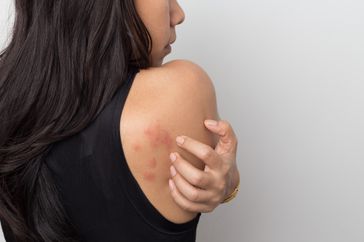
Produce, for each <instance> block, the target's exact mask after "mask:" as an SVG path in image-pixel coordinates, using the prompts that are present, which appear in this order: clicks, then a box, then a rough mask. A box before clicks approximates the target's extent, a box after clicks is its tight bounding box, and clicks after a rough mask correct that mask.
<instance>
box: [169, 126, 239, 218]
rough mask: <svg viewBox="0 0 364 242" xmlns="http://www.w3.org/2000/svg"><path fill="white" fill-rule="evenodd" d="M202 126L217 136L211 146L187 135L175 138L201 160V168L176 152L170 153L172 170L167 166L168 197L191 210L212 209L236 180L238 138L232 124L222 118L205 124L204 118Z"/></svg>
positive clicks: (209, 210) (203, 210)
mask: <svg viewBox="0 0 364 242" xmlns="http://www.w3.org/2000/svg"><path fill="white" fill-rule="evenodd" d="M205 126H206V127H207V128H208V129H209V130H210V131H212V132H213V133H216V134H218V135H219V141H218V144H217V145H216V147H215V149H213V148H211V147H210V146H208V145H206V144H203V143H200V142H199V141H196V140H194V139H192V138H190V137H187V136H180V138H183V139H182V140H181V139H179V137H177V140H176V141H177V144H178V145H179V147H181V148H183V149H185V150H187V151H189V152H190V153H192V154H193V155H195V156H196V157H198V158H199V159H200V160H202V161H204V162H205V170H204V171H201V170H199V169H197V168H196V167H194V166H193V165H191V164H190V163H189V162H188V161H186V160H184V159H183V157H181V156H180V155H179V154H178V153H177V152H173V153H171V161H172V164H173V167H174V168H175V169H174V171H176V172H173V168H171V175H172V179H170V180H169V185H170V189H171V193H172V197H173V199H174V200H175V202H176V203H177V204H178V205H179V206H180V207H182V208H183V209H184V210H188V211H191V212H204V213H207V212H211V211H213V210H214V209H215V208H216V207H217V206H218V205H220V204H221V202H222V201H223V200H224V199H225V198H226V197H227V196H228V195H229V194H231V193H232V192H233V190H234V189H235V187H236V186H237V185H238V182H239V181H240V175H239V171H238V169H237V165H236V152H237V145H238V141H237V138H236V136H235V133H234V131H233V129H232V127H231V126H230V124H229V123H228V122H227V121H223V120H220V121H217V125H209V124H208V121H207V120H206V121H205ZM178 141H182V142H180V143H179V142H178ZM174 159H175V160H174ZM173 160H174V161H173ZM173 174H174V175H173Z"/></svg>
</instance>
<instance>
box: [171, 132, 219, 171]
mask: <svg viewBox="0 0 364 242" xmlns="http://www.w3.org/2000/svg"><path fill="white" fill-rule="evenodd" d="M176 142H177V144H178V146H179V147H181V148H183V149H185V150H187V151H189V152H190V153H192V154H193V155H195V156H196V157H197V158H199V159H201V160H202V161H204V163H205V164H206V165H208V166H209V167H210V168H211V169H216V168H217V169H219V168H220V166H221V162H220V157H219V156H218V154H216V152H215V150H214V149H212V148H211V147H210V146H208V145H206V144H204V143H201V142H199V141H197V140H195V139H193V138H191V137H188V136H185V135H181V136H177V138H176Z"/></svg>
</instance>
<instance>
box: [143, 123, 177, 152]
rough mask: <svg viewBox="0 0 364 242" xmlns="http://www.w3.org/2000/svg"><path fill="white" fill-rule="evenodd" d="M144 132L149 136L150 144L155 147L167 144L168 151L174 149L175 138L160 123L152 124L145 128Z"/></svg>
mask: <svg viewBox="0 0 364 242" xmlns="http://www.w3.org/2000/svg"><path fill="white" fill-rule="evenodd" d="M144 134H145V135H146V136H148V139H149V141H150V145H151V146H152V147H153V148H156V147H158V146H161V145H162V146H165V147H166V148H167V149H168V151H169V150H171V149H172V144H173V140H172V137H171V135H170V134H169V132H168V131H166V130H164V129H162V128H161V127H160V125H159V124H155V125H150V126H149V127H148V128H146V129H145V130H144Z"/></svg>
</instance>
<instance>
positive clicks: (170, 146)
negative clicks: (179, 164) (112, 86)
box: [121, 61, 219, 222]
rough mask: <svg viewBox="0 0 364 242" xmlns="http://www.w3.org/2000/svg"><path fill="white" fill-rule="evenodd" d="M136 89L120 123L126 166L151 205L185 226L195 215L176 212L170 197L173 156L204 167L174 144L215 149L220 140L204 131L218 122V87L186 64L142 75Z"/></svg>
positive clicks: (178, 210) (178, 62)
mask: <svg viewBox="0 0 364 242" xmlns="http://www.w3.org/2000/svg"><path fill="white" fill-rule="evenodd" d="M134 85H135V89H134V90H133V88H134V87H132V90H133V92H132V95H130V96H129V97H128V98H127V102H126V106H125V107H124V111H123V114H122V122H121V125H122V127H121V137H122V139H123V141H122V142H123V146H124V151H125V156H126V159H127V160H128V165H129V166H130V168H131V170H132V172H133V175H134V176H135V178H136V179H137V181H138V183H139V185H140V186H141V188H142V190H143V191H144V193H145V194H146V195H147V197H148V199H149V200H150V201H151V202H152V204H153V205H154V206H155V207H156V208H157V209H158V210H159V211H160V212H161V213H162V214H163V215H164V216H165V217H166V218H167V219H170V220H172V221H180V222H183V221H187V220H189V219H191V218H192V217H193V214H192V213H188V212H187V211H183V210H182V209H180V208H178V206H176V204H175V203H174V201H173V200H172V197H171V195H170V193H169V188H168V179H169V178H170V173H169V167H170V165H171V162H170V160H169V154H170V153H171V152H175V151H177V152H178V153H179V154H180V155H181V156H182V157H184V158H185V159H186V160H187V161H189V162H190V163H191V164H193V165H194V166H195V167H196V168H198V169H200V170H203V168H204V163H203V161H201V160H199V159H198V158H197V157H195V156H194V155H192V154H190V153H189V152H187V151H185V150H183V149H181V148H180V147H178V146H177V145H176V142H175V139H176V137H177V136H179V135H186V136H189V137H191V138H193V139H196V140H198V141H200V142H202V143H204V144H207V145H209V146H211V147H215V145H216V143H217V137H216V136H215V135H214V134H213V133H211V132H210V131H208V130H207V129H206V128H205V126H204V120H205V119H215V120H218V119H219V115H218V111H217V104H216V94H215V89H214V85H213V83H212V81H211V79H210V78H209V77H208V75H207V74H206V73H205V72H204V71H203V69H202V68H201V67H199V66H197V65H196V64H193V63H191V62H188V61H173V62H169V63H167V64H165V65H164V66H162V67H160V68H155V69H151V70H146V71H144V72H143V71H142V72H141V73H140V75H139V76H137V77H136V79H135V80H134V84H133V86H134ZM157 191H158V192H157Z"/></svg>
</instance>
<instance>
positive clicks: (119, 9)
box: [0, 0, 152, 242]
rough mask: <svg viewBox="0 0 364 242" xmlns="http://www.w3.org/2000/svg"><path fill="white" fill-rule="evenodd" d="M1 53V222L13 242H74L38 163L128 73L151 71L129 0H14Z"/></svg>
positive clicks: (146, 41) (143, 33) (147, 41)
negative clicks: (10, 26) (8, 38)
mask: <svg viewBox="0 0 364 242" xmlns="http://www.w3.org/2000/svg"><path fill="white" fill-rule="evenodd" d="M14 3H15V21H14V26H13V31H12V34H11V41H10V42H9V44H8V45H7V46H6V47H5V48H4V49H3V50H2V51H1V53H0V219H1V222H2V224H3V225H4V226H6V227H8V228H10V229H11V231H12V234H13V235H14V239H15V240H16V241H37V242H39V241H47V242H48V241H78V240H77V235H76V232H75V229H74V228H73V226H72V224H71V223H70V221H69V219H68V217H67V215H66V214H65V211H64V208H63V207H62V205H61V203H60V202H59V199H58V198H59V197H58V196H59V195H58V193H57V187H56V186H55V184H54V183H53V180H52V178H51V176H50V173H49V171H48V170H47V168H46V166H45V165H43V164H44V160H45V157H46V154H47V152H48V151H49V150H50V148H51V147H52V144H53V143H54V142H56V141H59V140H61V139H64V138H67V137H69V136H72V135H74V134H76V133H78V132H79V131H81V130H82V129H84V128H85V127H86V126H87V125H88V124H89V123H90V122H91V121H92V120H93V119H94V118H95V117H96V116H97V115H98V114H99V112H100V111H102V109H103V107H104V106H105V104H106V103H107V102H108V101H109V100H110V99H111V98H112V96H113V95H114V93H115V92H116V90H117V89H118V87H119V86H120V85H121V84H122V82H123V80H125V79H126V76H127V74H128V72H129V71H130V69H131V68H134V67H135V68H140V69H142V68H148V67H150V60H149V56H150V52H151V45H152V43H151V37H150V34H149V33H148V31H147V29H146V27H145V25H144V24H143V22H142V20H141V19H140V17H139V16H138V14H137V11H136V9H135V5H134V0H15V2H14Z"/></svg>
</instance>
